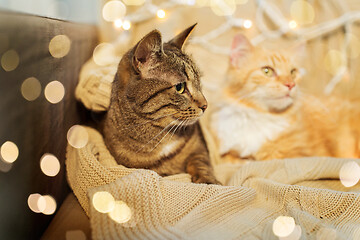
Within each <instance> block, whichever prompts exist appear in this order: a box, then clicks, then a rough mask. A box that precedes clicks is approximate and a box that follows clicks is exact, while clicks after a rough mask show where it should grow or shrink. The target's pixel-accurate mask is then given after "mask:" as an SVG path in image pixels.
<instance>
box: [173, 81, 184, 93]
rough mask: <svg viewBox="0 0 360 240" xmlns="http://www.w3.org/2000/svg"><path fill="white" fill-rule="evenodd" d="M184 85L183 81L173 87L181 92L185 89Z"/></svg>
mask: <svg viewBox="0 0 360 240" xmlns="http://www.w3.org/2000/svg"><path fill="white" fill-rule="evenodd" d="M185 86H186V84H185V82H182V83H178V84H176V85H175V89H176V91H177V92H178V93H180V94H182V93H184V91H185Z"/></svg>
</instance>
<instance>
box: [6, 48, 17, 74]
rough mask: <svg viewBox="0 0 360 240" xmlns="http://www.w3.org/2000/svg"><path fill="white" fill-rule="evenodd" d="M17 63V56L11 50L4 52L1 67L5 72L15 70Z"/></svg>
mask: <svg viewBox="0 0 360 240" xmlns="http://www.w3.org/2000/svg"><path fill="white" fill-rule="evenodd" d="M19 62H20V57H19V54H18V53H17V52H16V51H15V50H13V49H11V50H8V51H6V52H5V53H4V54H3V55H2V57H1V67H2V68H3V69H4V70H5V71H7V72H10V71H13V70H15V69H16V68H17V66H18V65H19Z"/></svg>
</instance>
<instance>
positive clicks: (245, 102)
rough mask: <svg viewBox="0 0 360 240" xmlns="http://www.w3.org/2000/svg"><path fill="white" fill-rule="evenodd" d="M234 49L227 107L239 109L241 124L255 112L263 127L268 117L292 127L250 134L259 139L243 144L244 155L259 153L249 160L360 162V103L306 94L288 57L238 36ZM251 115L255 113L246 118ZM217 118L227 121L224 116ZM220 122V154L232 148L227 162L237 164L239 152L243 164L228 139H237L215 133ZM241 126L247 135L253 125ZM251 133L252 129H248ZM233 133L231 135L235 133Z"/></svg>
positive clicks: (226, 98) (246, 121)
mask: <svg viewBox="0 0 360 240" xmlns="http://www.w3.org/2000/svg"><path fill="white" fill-rule="evenodd" d="M237 45H240V46H237ZM232 47H233V49H232V55H231V64H232V65H231V66H230V68H229V71H228V79H227V83H226V86H225V88H224V90H223V97H224V99H225V102H224V103H223V104H224V105H223V106H226V105H228V106H229V105H233V106H234V109H236V108H237V107H239V109H240V110H239V112H240V115H239V116H241V118H246V114H249V115H250V114H253V112H254V111H253V110H255V112H256V113H255V115H254V116H255V117H256V116H257V115H256V114H259V117H264V119H265V120H263V121H262V122H260V124H263V123H264V122H265V123H266V118H267V117H269V119H273V118H272V117H278V118H277V119H279V120H281V121H284V122H286V123H288V126H287V127H283V128H281V130H276V131H274V133H273V132H271V129H270V133H269V134H267V135H266V136H267V137H263V138H262V135H261V134H260V133H261V132H259V133H258V132H257V129H255V130H254V131H253V132H251V133H249V132H248V133H247V134H253V135H254V136H256V138H254V139H253V140H254V142H250V141H249V142H246V141H245V142H241V144H243V145H241V146H242V148H243V149H250V150H249V152H251V149H255V150H253V151H252V152H251V154H250V155H249V156H248V155H246V158H248V157H250V158H252V159H255V160H269V159H283V158H293V157H307V156H332V157H344V158H359V157H360V104H359V103H358V102H351V101H345V100H343V99H339V98H335V97H331V98H320V97H315V96H308V95H305V94H303V93H301V91H300V89H299V87H298V84H299V82H300V78H301V76H300V73H299V70H298V69H297V68H296V67H295V66H296V64H295V63H293V62H292V61H291V57H289V56H287V54H288V53H286V52H284V53H281V52H279V51H267V50H264V49H262V48H260V47H253V46H252V45H251V44H250V43H249V41H247V39H246V38H245V37H244V36H237V37H236V38H235V40H234V43H233V46H232ZM239 49H240V50H239ZM265 68H268V69H267V70H266V69H265ZM269 69H270V73H271V71H273V72H274V74H269V73H266V72H269ZM267 74H268V75H267ZM241 111H244V116H242V115H241ZM247 111H249V113H246V114H245V112H247ZM216 114H218V115H221V114H222V113H221V110H218V111H217V112H216V113H215V115H216ZM215 115H214V116H215ZM219 119H220V117H219V116H217V117H214V118H212V121H215V122H216V121H218V122H216V123H212V130H213V131H214V132H215V135H218V136H217V138H218V139H217V140H218V143H219V145H220V148H221V147H222V146H221V145H222V144H223V145H226V144H227V148H224V147H223V149H225V150H224V151H225V152H221V154H222V156H223V159H224V160H225V161H227V160H229V161H231V162H234V156H236V152H237V157H238V158H244V156H242V152H241V149H237V148H235V147H231V141H232V140H231V139H230V140H229V139H228V138H229V136H230V138H232V136H231V135H229V134H228V135H222V134H223V132H221V131H220V130H219V129H220V128H219V129H214V128H216V127H214V126H220V125H221V122H219ZM249 119H250V118H249ZM252 119H253V118H252ZM236 121H237V120H236V117H234V122H233V123H234V124H238V122H236ZM238 121H243V122H244V125H241V126H242V127H243V129H245V130H247V126H246V124H253V123H251V121H248V120H247V119H245V120H244V119H239V120H238ZM255 121H256V118H255ZM269 121H270V120H269ZM271 121H273V120H271ZM275 124H276V122H275ZM222 127H223V128H221V129H224V128H231V127H233V126H231V122H230V124H229V122H227V123H226V126H222ZM250 127H251V126H250V125H249V128H248V129H250ZM239 131H241V130H239ZM259 131H267V129H265V130H264V129H262V130H261V129H259ZM229 132H230V133H231V130H229ZM239 134H240V135H239ZM239 134H238V135H236V134H234V136H243V137H244V138H246V137H249V136H244V135H241V132H240V133H239ZM250 139H251V138H250ZM238 140H239V139H236V137H234V139H233V141H235V142H236V141H238ZM257 140H263V144H261V146H260V147H258V148H256V147H254V148H251V146H252V145H254V146H255V145H256V141H257ZM239 144H240V143H239ZM246 144H248V145H249V146H246ZM251 144H252V145H251ZM234 146H235V144H234ZM237 146H239V145H237Z"/></svg>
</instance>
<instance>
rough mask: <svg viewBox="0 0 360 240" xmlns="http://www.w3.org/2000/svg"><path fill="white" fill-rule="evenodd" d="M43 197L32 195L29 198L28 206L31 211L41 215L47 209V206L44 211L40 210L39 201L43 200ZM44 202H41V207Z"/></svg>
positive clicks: (36, 194)
mask: <svg viewBox="0 0 360 240" xmlns="http://www.w3.org/2000/svg"><path fill="white" fill-rule="evenodd" d="M41 197H42V196H41V195H40V194H38V193H33V194H30V196H29V197H28V201H27V202H28V206H29V208H30V210H31V211H33V212H35V213H40V212H41V211H42V210H44V209H45V206H44V207H42V206H41V207H42V209H41V210H40V209H39V204H38V203H39V199H40V198H41ZM42 200H43V201H44V202H45V199H42ZM42 200H40V205H43V204H44V203H43V202H41V201H42Z"/></svg>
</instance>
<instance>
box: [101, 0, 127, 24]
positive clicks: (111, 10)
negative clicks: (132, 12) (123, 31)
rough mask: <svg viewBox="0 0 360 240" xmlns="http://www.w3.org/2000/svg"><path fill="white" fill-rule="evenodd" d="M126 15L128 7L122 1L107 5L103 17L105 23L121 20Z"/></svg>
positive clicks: (114, 0) (103, 10)
mask: <svg viewBox="0 0 360 240" xmlns="http://www.w3.org/2000/svg"><path fill="white" fill-rule="evenodd" d="M125 14H126V7H125V5H124V4H123V3H122V2H121V1H116V0H113V1H109V2H107V3H105V5H104V7H103V9H102V15H103V18H104V19H105V21H108V22H113V21H115V20H116V19H121V18H123V17H124V16H125Z"/></svg>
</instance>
